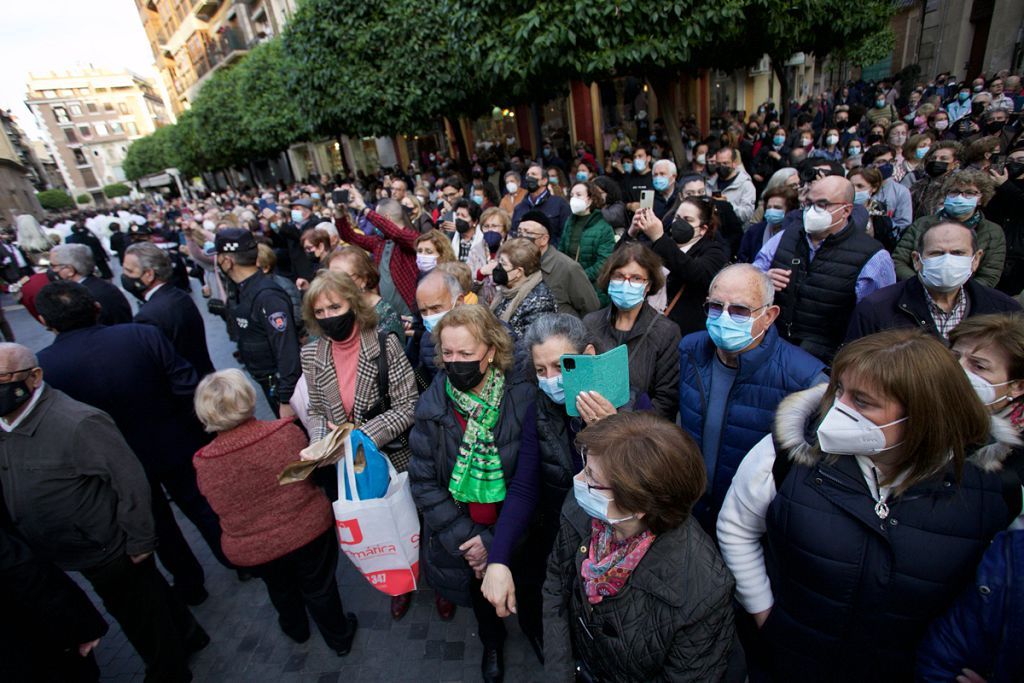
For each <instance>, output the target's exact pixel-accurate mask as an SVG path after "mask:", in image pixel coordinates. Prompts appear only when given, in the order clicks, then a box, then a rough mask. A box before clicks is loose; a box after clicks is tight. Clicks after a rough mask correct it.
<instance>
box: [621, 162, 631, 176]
mask: <svg viewBox="0 0 1024 683" xmlns="http://www.w3.org/2000/svg"><path fill="white" fill-rule="evenodd" d="M622 170H623V171H625V172H626V173H632V172H633V164H631V163H630V162H628V161H627V162H625V163H624V164H622Z"/></svg>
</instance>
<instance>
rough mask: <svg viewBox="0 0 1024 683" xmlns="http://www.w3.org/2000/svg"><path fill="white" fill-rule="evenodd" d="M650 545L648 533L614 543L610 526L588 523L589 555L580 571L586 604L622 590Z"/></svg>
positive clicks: (601, 523)
mask: <svg viewBox="0 0 1024 683" xmlns="http://www.w3.org/2000/svg"><path fill="white" fill-rule="evenodd" d="M652 543H654V534H652V533H651V532H650V531H649V530H648V531H644V532H643V533H639V534H637V535H636V536H632V537H630V538H627V539H626V540H624V541H617V540H615V531H614V530H613V529H612V527H611V525H610V524H605V523H604V522H602V521H600V520H597V519H592V520H591V534H590V555H589V557H588V558H587V559H586V560H583V566H582V567H581V571H580V573H581V575H582V576H583V588H584V590H585V591H586V594H587V601H588V602H590V604H591V605H596V604H597V603H599V602H601V601H602V600H604V599H605V598H606V597H609V596H612V595H615V594H617V593H618V592H619V591H620V590H622V587H623V586H625V585H626V581H628V580H629V577H630V575H631V574H632V573H633V570H634V569H636V566H637V565H638V564H640V560H642V559H643V558H644V555H645V554H647V550H648V549H649V548H650V547H651V544H652Z"/></svg>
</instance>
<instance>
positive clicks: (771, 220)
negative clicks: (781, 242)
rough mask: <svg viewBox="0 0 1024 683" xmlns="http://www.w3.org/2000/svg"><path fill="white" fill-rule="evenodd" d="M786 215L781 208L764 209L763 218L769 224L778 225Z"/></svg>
mask: <svg viewBox="0 0 1024 683" xmlns="http://www.w3.org/2000/svg"><path fill="white" fill-rule="evenodd" d="M785 217H786V212H785V211H784V210H783V209H765V210H764V220H765V222H766V223H768V224H770V225H778V224H779V223H781V222H782V219H783V218H785Z"/></svg>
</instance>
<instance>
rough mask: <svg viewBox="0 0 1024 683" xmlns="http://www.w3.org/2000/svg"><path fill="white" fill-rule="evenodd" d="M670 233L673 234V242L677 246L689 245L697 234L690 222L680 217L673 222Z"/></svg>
mask: <svg viewBox="0 0 1024 683" xmlns="http://www.w3.org/2000/svg"><path fill="white" fill-rule="evenodd" d="M670 232H671V233H672V241H673V242H675V243H676V244H687V243H688V242H689V241H690V240H692V239H693V236H694V234H695V233H694V230H693V226H692V225H690V222H689V221H688V220H686V219H685V218H678V217H677V218H676V219H675V220H674V221H672V228H671V230H670Z"/></svg>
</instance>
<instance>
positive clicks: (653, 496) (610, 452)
mask: <svg viewBox="0 0 1024 683" xmlns="http://www.w3.org/2000/svg"><path fill="white" fill-rule="evenodd" d="M576 445H577V447H578V448H579V449H580V450H581V451H582V452H585V453H586V457H587V458H588V459H589V458H596V459H600V461H601V469H602V471H603V472H604V477H605V481H604V482H603V483H604V484H605V485H606V486H608V487H609V488H611V493H612V498H614V499H615V504H616V506H617V507H619V509H621V510H624V511H628V512H642V513H644V517H643V520H642V521H643V522H644V523H646V524H647V527H648V528H649V529H650V530H651V531H652V532H654V533H655V534H661V533H665V532H666V531H671V530H672V529H675V528H677V527H679V526H680V525H682V524H683V522H685V521H686V518H687V517H689V516H690V510H691V509H692V508H693V504H694V503H695V502H696V501H697V500H698V499H699V498H700V497H701V495H703V494H704V489H705V488H706V486H707V474H706V472H705V468H704V458H703V457H702V456H701V454H700V449H699V448H698V447H697V443H696V442H695V441H694V440H693V438H691V437H690V435H689V434H687V433H686V432H684V431H683V430H682V429H681V428H680V427H679V426H678V425H676V424H674V423H672V422H669V421H668V420H666V419H665V418H663V417H659V416H657V415H655V414H653V413H647V412H635V413H634V412H622V413H618V414H616V415H611V416H610V417H607V418H605V419H603V420H601V421H599V422H596V423H594V424H592V425H590V426H588V427H587V428H586V429H584V430H583V431H582V432H580V434H579V436H577V437H576Z"/></svg>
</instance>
